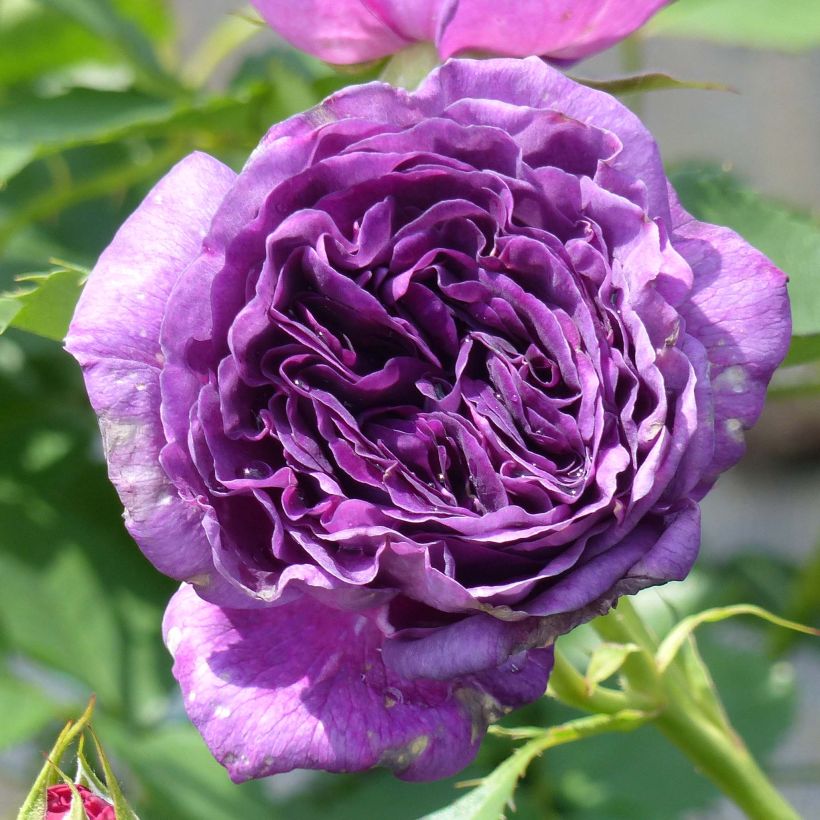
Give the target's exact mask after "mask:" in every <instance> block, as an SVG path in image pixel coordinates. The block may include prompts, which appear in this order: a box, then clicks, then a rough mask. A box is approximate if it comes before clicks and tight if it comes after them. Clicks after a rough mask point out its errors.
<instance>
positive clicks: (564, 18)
mask: <svg viewBox="0 0 820 820" xmlns="http://www.w3.org/2000/svg"><path fill="white" fill-rule="evenodd" d="M668 2H669V0H551V2H549V3H545V2H544V0H517V2H515V3H499V2H498V0H472V1H471V2H465V0H462V2H460V3H450V4H449V5H450V6H451V8H452V12H451V15H450V19H440V24H441V26H442V29H441V31H440V33H439V37H438V40H437V44H438V49H439V53H440V54H441V56H442V58H444V59H446V58H447V57H451V56H453V55H454V54H457V53H458V52H459V51H465V50H473V51H488V52H491V53H493V54H504V55H507V56H510V57H527V56H529V55H531V54H536V55H543V56H545V57H555V58H560V59H562V60H578V59H580V58H581V57H585V56H587V55H588V54H593V53H594V52H596V51H601V50H602V49H605V48H607V47H608V46H610V45H612V44H613V43H615V42H617V41H618V40H621V39H622V38H624V37H626V36H627V35H628V34H631V33H632V32H633V31H635V29H637V28H639V27H640V26H642V25H643V24H644V23H645V22H646V21H647V20H648V19H649V17H651V16H652V15H653V14H654V13H655V12H656V11H657V10H658V9H660V8H661V7H662V6H665V5H666V4H667V3H668Z"/></svg>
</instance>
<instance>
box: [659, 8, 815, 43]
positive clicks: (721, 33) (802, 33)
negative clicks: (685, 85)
mask: <svg viewBox="0 0 820 820" xmlns="http://www.w3.org/2000/svg"><path fill="white" fill-rule="evenodd" d="M643 32H644V33H645V34H647V35H649V36H660V37H681V38H688V39H698V40H710V41H712V42H716V43H726V44H729V45H737V46H747V47H751V48H766V49H776V50H781V51H804V50H808V49H811V48H817V47H818V46H820V4H818V3H817V2H816V0H788V2H786V3H784V2H782V0H677V2H676V3H672V4H671V5H670V6H668V7H666V8H665V9H663V10H662V11H661V12H660V13H659V14H658V15H657V16H656V17H655V18H653V19H652V20H651V21H650V22H649V23H648V24H647V26H646V27H645V28H644V29H643Z"/></svg>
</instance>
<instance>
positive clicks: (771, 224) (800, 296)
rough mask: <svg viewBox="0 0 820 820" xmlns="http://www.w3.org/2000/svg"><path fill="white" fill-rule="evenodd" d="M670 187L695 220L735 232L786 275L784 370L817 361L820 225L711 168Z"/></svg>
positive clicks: (686, 170) (684, 174)
mask: <svg viewBox="0 0 820 820" xmlns="http://www.w3.org/2000/svg"><path fill="white" fill-rule="evenodd" d="M672 182H673V184H674V186H675V188H676V190H677V191H678V194H679V196H680V198H681V203H682V204H683V206H684V207H685V208H686V209H687V210H689V211H690V212H691V213H692V214H693V215H694V216H696V217H697V218H698V219H701V220H703V221H705V222H713V223H715V224H718V225H727V226H728V227H730V228H733V229H734V230H736V231H737V232H738V233H739V234H740V235H741V236H743V237H744V238H745V239H746V240H747V241H748V242H750V243H751V244H752V245H754V246H755V247H756V248H759V249H760V250H761V251H763V253H765V254H766V255H767V256H769V257H770V258H771V259H772V261H773V262H775V263H776V264H777V265H778V266H779V267H781V268H782V269H783V270H784V271H785V272H786V273H787V274H788V275H789V294H790V296H791V304H792V322H793V333H794V337H795V341H794V343H793V347H792V350H791V351H790V353H789V357H788V359H787V364H799V363H801V362H804V361H811V360H815V359H818V358H820V223H818V222H817V221H816V220H815V219H813V218H812V217H810V216H808V215H806V214H801V213H798V212H796V211H795V210H794V209H792V208H789V207H786V206H785V205H782V204H780V203H778V202H773V201H772V200H770V199H767V198H766V197H763V196H761V195H760V194H757V193H755V192H754V191H751V190H749V189H748V188H746V187H744V186H743V185H742V184H741V183H740V182H739V181H738V180H737V179H736V178H735V177H733V176H732V175H731V174H729V173H726V172H723V171H721V170H719V169H717V168H714V167H704V166H698V165H690V166H686V167H683V168H680V169H677V170H675V171H674V172H673V173H672Z"/></svg>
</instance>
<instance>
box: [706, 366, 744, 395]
mask: <svg viewBox="0 0 820 820" xmlns="http://www.w3.org/2000/svg"><path fill="white" fill-rule="evenodd" d="M748 382H749V379H748V376H747V373H746V369H745V368H744V367H741V366H740V365H739V364H734V365H732V366H731V367H727V368H726V369H725V370H724V371H723V372H722V373H721V374H720V375H719V376H718V377H717V378H716V379H715V381H714V384H715V386H716V387H719V388H721V389H729V390H730V391H731V392H732V393H743V392H744V391H746V389H747V388H748Z"/></svg>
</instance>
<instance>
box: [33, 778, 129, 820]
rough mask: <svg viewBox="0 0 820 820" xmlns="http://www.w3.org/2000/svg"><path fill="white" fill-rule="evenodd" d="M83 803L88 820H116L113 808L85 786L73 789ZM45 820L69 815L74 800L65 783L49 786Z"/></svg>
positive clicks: (55, 819) (69, 787)
mask: <svg viewBox="0 0 820 820" xmlns="http://www.w3.org/2000/svg"><path fill="white" fill-rule="evenodd" d="M74 788H75V789H76V790H77V792H78V793H79V795H80V797H81V798H82V801H83V808H84V809H85V813H86V815H87V817H88V820H116V814H115V813H114V807H113V806H112V805H111V804H110V803H109V802H108V801H107V800H103V799H102V797H99V796H98V795H96V794H94V792H92V791H91V790H90V789H87V788H86V787H85V786H75V787H74ZM47 797H48V800H47V804H46V816H45V820H62V818H65V817H68V816H69V814H70V813H71V801H72V799H76V798H74V795H73V794H72V790H71V786H68V785H67V784H65V783H62V784H60V785H59V786H51V787H50V788H49V790H48V792H47Z"/></svg>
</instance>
